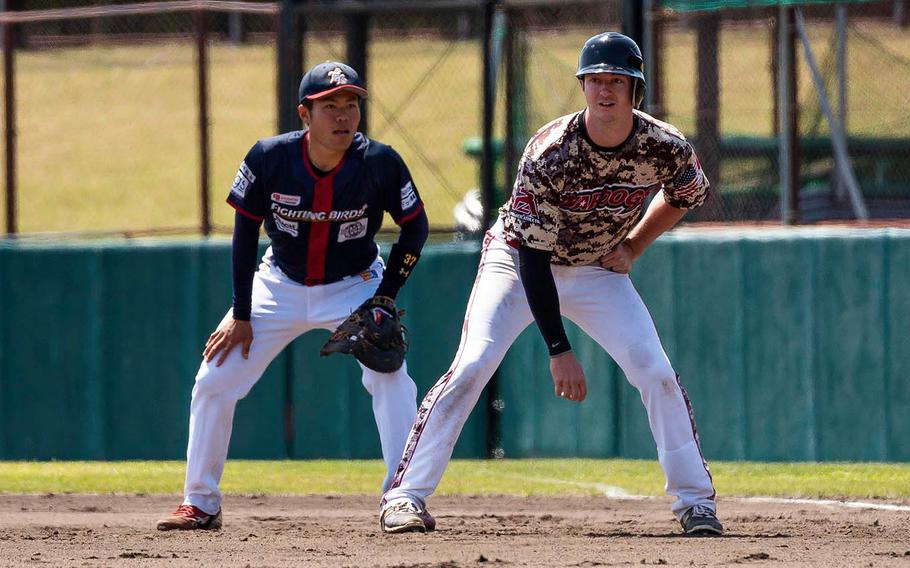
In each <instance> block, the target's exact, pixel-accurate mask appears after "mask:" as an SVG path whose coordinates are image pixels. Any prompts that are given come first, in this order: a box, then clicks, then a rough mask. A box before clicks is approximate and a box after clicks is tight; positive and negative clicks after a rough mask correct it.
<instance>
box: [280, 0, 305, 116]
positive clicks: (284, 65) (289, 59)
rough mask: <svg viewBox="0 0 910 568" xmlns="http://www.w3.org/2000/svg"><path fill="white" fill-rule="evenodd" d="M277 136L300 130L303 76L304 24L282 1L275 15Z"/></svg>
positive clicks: (290, 2)
mask: <svg viewBox="0 0 910 568" xmlns="http://www.w3.org/2000/svg"><path fill="white" fill-rule="evenodd" d="M276 43H277V45H276V46H275V48H276V49H277V50H278V54H277V55H278V57H277V58H276V59H277V60H278V73H277V80H278V101H277V102H278V133H279V134H281V133H284V132H291V131H293V130H299V129H300V116H299V115H298V114H297V86H298V84H299V82H300V78H301V77H302V76H303V21H302V16H301V14H300V11H299V10H298V9H297V6H296V2H294V0H282V1H281V10H280V11H279V12H278V41H277V42H276Z"/></svg>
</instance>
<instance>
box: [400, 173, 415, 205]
mask: <svg viewBox="0 0 910 568" xmlns="http://www.w3.org/2000/svg"><path fill="white" fill-rule="evenodd" d="M415 203H417V192H416V191H414V184H413V183H411V182H410V180H409V181H408V183H406V184H404V185H403V186H402V187H401V210H402V211H407V210H408V209H410V208H411V207H413V206H414V204H415Z"/></svg>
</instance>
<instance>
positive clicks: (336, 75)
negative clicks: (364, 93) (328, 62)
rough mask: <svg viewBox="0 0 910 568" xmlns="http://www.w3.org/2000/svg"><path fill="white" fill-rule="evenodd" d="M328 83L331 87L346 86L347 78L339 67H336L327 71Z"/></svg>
mask: <svg viewBox="0 0 910 568" xmlns="http://www.w3.org/2000/svg"><path fill="white" fill-rule="evenodd" d="M328 77H329V83H331V84H333V85H346V84H347V83H348V82H349V81H348V78H347V76H346V75H345V74H344V71H342V70H341V68H340V67H336V68H334V69H332V70H331V71H329V73H328Z"/></svg>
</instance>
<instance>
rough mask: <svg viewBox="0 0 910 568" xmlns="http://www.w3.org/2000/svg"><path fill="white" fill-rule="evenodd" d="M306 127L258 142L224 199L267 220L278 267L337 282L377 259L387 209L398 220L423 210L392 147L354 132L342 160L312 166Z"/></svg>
mask: <svg viewBox="0 0 910 568" xmlns="http://www.w3.org/2000/svg"><path fill="white" fill-rule="evenodd" d="M307 143H308V136H307V135H306V132H305V131H297V132H291V133H288V134H283V135H281V136H275V137H273V138H267V139H264V140H260V141H259V142H257V143H256V144H255V145H254V146H253V148H252V149H250V151H249V153H247V156H246V158H245V159H244V160H243V163H241V164H240V169H239V170H238V172H237V177H236V178H235V179H234V184H233V185H232V187H231V192H230V194H229V195H228V199H227V201H228V203H229V204H231V206H232V207H234V208H235V209H236V210H237V211H238V212H240V213H241V214H243V215H246V216H247V217H251V218H253V219H257V220H264V221H265V230H266V233H267V234H268V236H269V238H270V239H271V240H272V253H273V256H274V259H275V262H276V263H277V264H278V267H279V268H281V270H282V271H283V272H284V273H285V274H287V275H288V276H289V277H291V278H292V279H294V280H296V281H297V282H300V283H303V284H307V285H313V284H327V283H330V282H335V281H337V280H340V279H342V278H344V277H345V276H350V275H353V274H358V273H360V272H362V271H364V270H366V269H367V268H368V267H369V266H370V264H372V262H373V261H374V260H375V259H376V253H377V247H376V243H375V242H374V240H373V238H374V237H375V236H376V232H377V231H378V230H379V227H380V225H382V217H383V212H385V211H388V212H389V213H390V214H391V216H392V218H393V219H394V220H395V222H396V223H398V224H399V225H400V224H402V223H405V222H407V221H408V220H410V219H413V218H414V217H415V216H417V215H418V214H420V212H421V211H422V210H423V203H422V202H421V200H420V196H419V195H418V194H417V190H416V188H415V187H414V182H413V180H412V179H411V174H410V172H408V169H407V166H405V164H404V162H403V161H402V159H401V157H400V156H399V155H398V153H397V152H395V150H393V149H392V148H390V147H389V146H386V145H384V144H381V143H379V142H376V141H375V140H370V139H369V138H367V137H365V136H363V134H361V133H357V134H356V135H355V137H354V141H353V143H352V144H351V147H350V148H349V149H348V151H347V153H346V154H345V156H344V158H343V159H342V161H341V163H339V164H338V165H337V166H336V167H335V168H334V169H333V170H332V171H330V172H324V173H323V172H317V171H314V169H313V166H312V164H311V163H310V160H309V158H308V157H307V149H306V145H307Z"/></svg>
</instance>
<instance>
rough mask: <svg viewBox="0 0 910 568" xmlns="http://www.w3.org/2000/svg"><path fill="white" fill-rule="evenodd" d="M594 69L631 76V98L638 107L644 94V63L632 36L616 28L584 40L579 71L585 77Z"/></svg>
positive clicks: (597, 71)
mask: <svg viewBox="0 0 910 568" xmlns="http://www.w3.org/2000/svg"><path fill="white" fill-rule="evenodd" d="M591 73H616V74H617V75H628V76H629V77H632V79H633V80H634V81H633V88H632V102H633V104H634V105H635V106H636V107H638V105H640V104H641V101H642V100H643V99H644V98H645V63H644V60H643V59H642V56H641V50H640V49H639V48H638V44H636V43H635V42H634V41H633V40H632V38H630V37H628V36H624V35H622V34H621V33H617V32H605V33H602V34H598V35H596V36H594V37H592V38H590V39H588V41H586V42H585V45H584V47H582V48H581V55H579V56H578V71H576V72H575V76H576V77H578V78H579V79H582V78H583V77H584V76H585V75H588V74H591Z"/></svg>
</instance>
